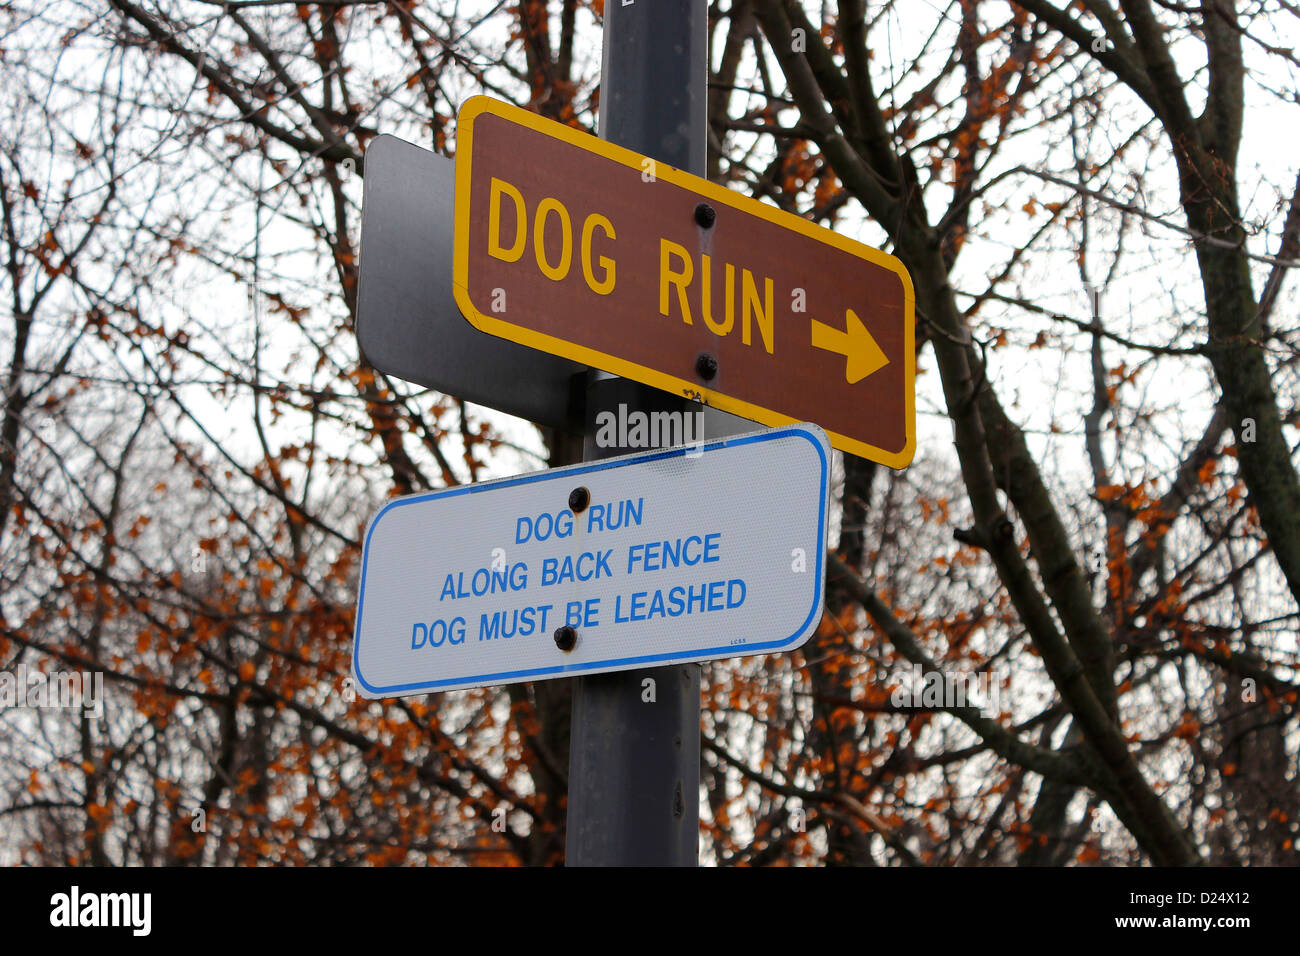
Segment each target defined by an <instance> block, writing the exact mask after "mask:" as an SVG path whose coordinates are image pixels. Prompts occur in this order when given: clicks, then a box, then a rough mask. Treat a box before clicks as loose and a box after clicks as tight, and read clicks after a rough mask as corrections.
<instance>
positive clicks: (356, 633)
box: [352, 425, 830, 696]
mask: <svg viewBox="0 0 1300 956" xmlns="http://www.w3.org/2000/svg"><path fill="white" fill-rule="evenodd" d="M792 435H797V436H799V437H800V438H804V439H806V440H807V441H808V442H809V444H811V445H812V446H813V447H814V448H816V449H817V457H818V459H819V460H820V461H821V468H822V473H821V488H822V494H821V501H820V502H819V504H818V516H817V535H818V541H817V572H816V578H815V585H816V590H815V591H814V593H813V606H812V607H811V608H810V609H809V611H808V616H807V617H806V618H805V619H804V622H803V623H802V624H801V625H799V627H798V629H797V630H796V631H795V632H794V633H793V634H791V635H790V636H789V637H787V638H786V639H785V640H781V641H768V642H766V643H763V644H746V645H744V648H745V652H746V655H748V654H749V653H751V652H752V651H754V650H755V649H758V650H771V649H777V648H782V647H788V646H789V645H791V644H795V643H796V642H798V643H802V640H803V639H804V638H806V637H807V636H809V635H810V634H811V629H812V628H813V627H815V626H816V620H815V618H816V616H817V612H818V610H819V609H820V608H821V606H822V590H823V586H824V583H825V571H824V568H823V563H824V560H825V554H826V501H827V498H828V496H829V483H828V476H829V470H830V464H829V462H828V461H827V460H826V449H825V447H824V446H823V444H822V442H820V441H818V440H817V437H816V436H815V435H813V433H812V432H811V431H810V430H809V429H808V428H807V427H805V426H803V425H790V426H785V427H782V428H772V429H768V430H767V431H762V432H755V433H753V434H749V435H741V436H739V437H734V438H719V439H715V440H713V441H707V442H704V443H703V453H704V454H708V453H709V452H710V451H717V450H720V449H723V448H729V447H739V446H741V445H750V444H755V443H758V442H765V441H774V440H776V439H778V438H789V437H790V436H792ZM700 447H701V446H699V445H683V446H679V447H677V448H669V449H666V450H660V451H652V452H647V453H646V454H644V455H638V456H636V457H623V458H610V459H607V460H605V461H593V462H590V463H587V464H582V465H573V466H569V467H565V468H555V469H549V470H546V471H537V472H533V473H531V474H527V475H520V476H518V477H516V478H502V479H499V480H497V481H486V482H482V483H480V484H473V485H459V486H457V487H455V488H448V489H446V490H445V491H431V492H429V493H427V494H422V495H407V496H406V497H403V498H398V499H396V500H395V501H390V502H389V503H388V504H386V505H385V506H384V507H383V508H382V509H381V510H380V512H379V514H377V515H375V517H374V518H373V519H371V521H370V527H369V528H367V529H366V540H365V542H364V544H363V545H362V550H361V584H360V587H359V588H358V589H357V622H356V626H355V627H354V629H353V632H352V673H353V674H354V675H356V678H357V680H358V681H360V682H361V686H362V687H364V688H365V689H366V690H367V691H369V692H370V693H372V694H376V695H393V696H397V695H399V694H401V693H403V692H406V691H418V690H429V691H436V690H438V689H439V688H443V687H460V686H461V685H468V686H469V687H473V686H488V685H493V684H508V683H514V682H516V681H520V680H527V679H530V678H538V677H549V676H555V675H559V674H578V673H581V672H583V671H589V670H594V669H596V668H604V667H619V666H622V665H636V664H655V663H662V662H671V663H685V662H687V661H689V660H691V659H694V658H709V659H718V658H727V657H735V656H737V655H736V654H735V652H734V651H735V648H734V647H733V645H730V644H721V645H717V646H714V647H705V648H701V649H699V650H695V651H673V652H670V653H667V654H650V655H646V656H644V657H619V658H612V659H606V660H601V661H587V662H585V663H581V664H557V665H555V666H553V667H535V668H532V669H531V670H521V671H501V672H500V673H496V674H476V675H474V676H471V677H456V678H450V677H448V678H443V679H442V680H433V681H423V682H420V683H415V684H392V685H390V686H387V687H375V686H374V685H372V684H371V683H370V682H369V681H367V680H366V679H365V677H364V676H362V674H361V614H362V611H363V608H364V603H365V596H366V565H367V562H368V560H369V557H370V536H371V535H372V534H374V532H375V528H376V527H378V525H379V519H380V518H382V517H383V516H384V515H385V514H387V513H388V512H389V511H390V510H392V509H394V508H400V507H402V506H403V505H410V504H416V503H417V502H421V501H433V500H436V499H438V498H454V497H456V496H458V495H475V494H482V493H483V492H486V491H492V490H494V489H497V488H509V487H511V486H512V485H527V484H534V483H536V482H541V481H554V480H556V479H558V478H561V477H569V478H571V477H574V476H577V475H586V474H590V473H592V472H597V471H605V470H607V469H610V468H622V467H626V466H627V465H639V464H644V463H646V462H651V461H664V460H667V459H670V458H680V457H682V456H684V455H685V454H686V453H687V452H691V453H695V450H696V449H698V448H700ZM727 651H731V652H732V653H725V652H727ZM464 689H468V687H465V688H464Z"/></svg>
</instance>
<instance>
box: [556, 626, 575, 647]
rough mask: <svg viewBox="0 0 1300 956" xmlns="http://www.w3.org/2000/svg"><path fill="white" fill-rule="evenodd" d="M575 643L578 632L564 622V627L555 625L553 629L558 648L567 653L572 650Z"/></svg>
mask: <svg viewBox="0 0 1300 956" xmlns="http://www.w3.org/2000/svg"><path fill="white" fill-rule="evenodd" d="M577 643H578V632H577V631H575V630H574V629H573V628H571V627H569V625H567V624H566V625H564V627H557V628H556V629H555V646H556V647H558V648H559V649H560V650H562V651H564V652H566V653H567V652H569V651H571V650H573V647H574V645H575V644H577Z"/></svg>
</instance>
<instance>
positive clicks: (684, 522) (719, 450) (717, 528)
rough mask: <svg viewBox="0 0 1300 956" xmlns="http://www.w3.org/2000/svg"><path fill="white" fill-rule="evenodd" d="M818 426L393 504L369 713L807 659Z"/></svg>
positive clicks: (383, 548) (359, 661)
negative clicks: (681, 670) (777, 658)
mask: <svg viewBox="0 0 1300 956" xmlns="http://www.w3.org/2000/svg"><path fill="white" fill-rule="evenodd" d="M829 476H830V445H829V443H828V442H827V440H826V435H825V433H824V432H823V431H822V430H821V429H820V428H818V427H817V426H815V425H805V424H801V425H791V426H786V427H783V428H774V429H766V430H764V431H760V432H755V433H753V434H749V435H739V436H734V437H728V438H722V439H717V440H714V441H709V442H701V443H700V444H698V445H695V446H691V445H684V446H679V447H677V448H670V449H661V450H655V451H648V452H641V453H639V454H635V455H627V456H624V457H621V458H608V459H604V460H601V461H594V462H586V463H584V464H580V465H572V466H569V467H566V468H554V469H551V470H549V471H542V472H535V473H533V474H528V475H521V476H519V477H516V478H507V479H502V480H500V481H492V482H485V483H483V484H474V485H461V486H458V487H455V488H450V489H447V490H445V491H437V492H432V493H428V494H419V495H408V496H406V497H402V498H396V499H394V500H393V501H391V502H389V503H388V504H387V505H386V506H385V507H384V508H383V510H381V511H380V512H379V514H377V515H376V516H375V517H374V519H372V520H371V522H370V525H369V527H368V528H367V530H366V536H365V543H364V546H363V550H362V558H361V586H360V594H359V596H358V599H357V621H356V633H355V638H354V641H353V653H352V674H353V678H354V679H355V681H356V686H357V687H358V688H360V691H361V693H362V694H363V696H366V697H370V698H380V697H397V696H406V695H410V694H425V693H429V692H431V691H443V690H456V689H461V688H468V687H483V686H487V685H490V684H510V683H517V682H520V681H535V680H546V679H548V678H552V677H568V676H573V675H577V674H599V673H602V672H606V671H619V670H629V669H632V668H640V667H658V666H662V665H667V664H673V663H680V662H685V661H705V660H713V659H719V658H728V657H743V656H748V655H751V654H769V653H777V652H783V651H790V650H794V649H795V648H796V647H799V646H800V645H802V644H803V643H804V642H805V641H807V640H808V638H809V637H810V636H811V634H812V632H813V631H814V630H815V629H816V627H817V624H818V622H819V621H820V620H821V613H822V604H823V600H824V584H825V577H826V571H825V565H824V562H823V556H824V555H825V553H826V525H827V498H828V494H829Z"/></svg>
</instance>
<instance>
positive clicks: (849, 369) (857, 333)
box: [812, 309, 889, 385]
mask: <svg viewBox="0 0 1300 956" xmlns="http://www.w3.org/2000/svg"><path fill="white" fill-rule="evenodd" d="M844 325H845V328H844V330H843V331H841V330H839V329H837V328H835V327H834V326H833V325H826V324H825V323H824V322H818V321H817V320H816V319H813V320H812V347H813V348H815V349H822V350H824V351H827V352H838V353H839V354H840V355H843V356H844V357H845V359H846V360H847V361H845V363H844V378H845V380H846V381H848V383H849V384H850V385H853V384H854V383H856V382H860V381H862V380H863V379H864V378H866V377H867V376H868V375H871V374H872V373H874V372H879V371H880V370H881V369H882V368H884V367H885V366H886V365H888V364H889V359H888V358H886V357H885V353H884V350H883V349H881V347H880V346H879V345H877V344H876V340H875V339H873V338H872V337H871V333H870V332H868V331H867V327H866V326H865V325H863V324H862V320H861V319H859V318H858V315H857V313H856V312H854V311H853V310H852V309H845V310H844Z"/></svg>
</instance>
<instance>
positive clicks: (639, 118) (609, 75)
mask: <svg viewBox="0 0 1300 956" xmlns="http://www.w3.org/2000/svg"><path fill="white" fill-rule="evenodd" d="M706 7H707V5H706V4H705V3H703V2H702V0H654V2H651V0H632V2H627V0H616V2H610V3H608V4H606V6H605V40H604V43H605V46H604V57H603V60H602V64H601V83H600V135H601V136H602V137H603V138H604V139H607V140H610V141H611V142H614V143H617V144H618V145H620V146H626V147H627V148H629V149H633V150H636V151H637V152H639V153H642V154H643V155H645V156H648V157H650V158H651V159H655V160H659V161H662V162H665V163H669V164H671V165H674V166H677V167H679V168H681V169H684V170H686V171H688V172H691V173H695V174H696V175H704V169H705V147H706V142H707V139H706V123H707V119H706V117H707V93H708V23H707V19H706ZM646 188H652V184H647V186H646ZM586 404H587V426H586V441H585V443H584V457H585V458H587V459H588V460H590V459H593V458H602V457H609V456H612V455H616V454H620V453H622V452H623V451H626V450H627V449H622V448H617V447H614V448H598V447H596V443H595V440H594V436H595V434H596V432H595V425H594V423H595V420H596V416H597V415H598V414H599V413H600V412H601V411H612V412H614V413H615V414H617V413H618V408H619V405H620V404H621V405H624V406H625V407H626V408H627V410H628V411H629V412H630V411H632V410H637V411H646V412H649V411H688V410H690V409H692V408H694V409H698V406H695V405H693V404H691V403H688V402H685V401H684V400H683V399H680V398H677V397H675V396H672V395H669V394H667V393H665V392H660V391H658V390H656V389H652V388H647V387H646V386H643V385H639V384H637V383H635V382H632V381H629V380H627V379H619V378H614V377H612V376H608V375H606V374H604V373H599V372H593V373H591V375H590V377H589V381H588V387H587V403H586ZM647 682H649V683H647ZM650 698H653V702H651V699H650ZM699 787H700V668H699V665H697V664H685V665H681V666H676V667H661V668H653V669H647V670H637V671H621V672H619V673H616V674H599V675H595V676H592V677H580V678H577V679H576V680H575V681H574V696H573V730H572V737H571V741H570V744H569V814H568V827H567V841H568V842H567V846H566V854H565V859H566V864H567V865H569V866H620V865H621V866H627V865H633V866H636V865H641V866H695V865H697V864H698V862H699Z"/></svg>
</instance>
